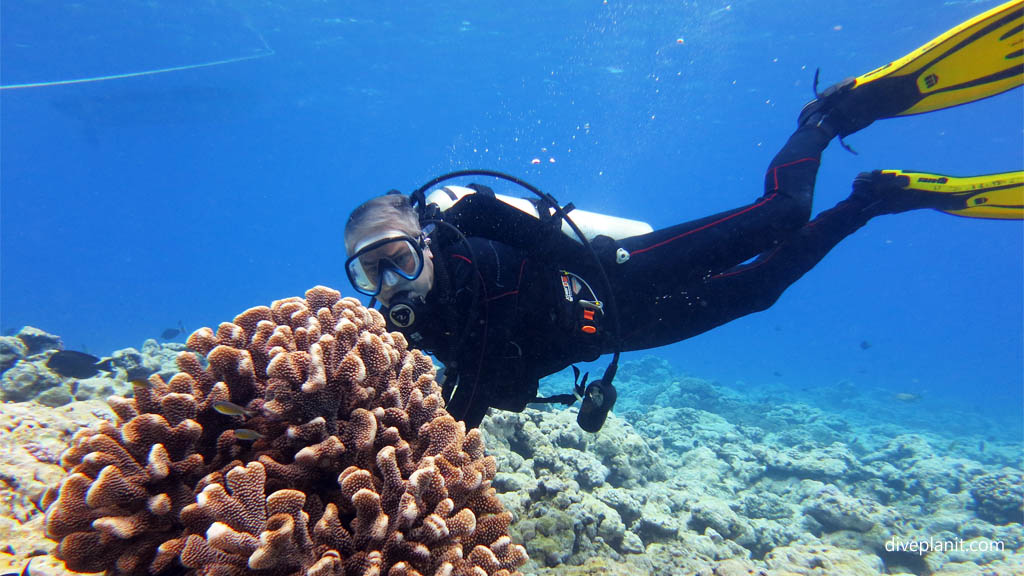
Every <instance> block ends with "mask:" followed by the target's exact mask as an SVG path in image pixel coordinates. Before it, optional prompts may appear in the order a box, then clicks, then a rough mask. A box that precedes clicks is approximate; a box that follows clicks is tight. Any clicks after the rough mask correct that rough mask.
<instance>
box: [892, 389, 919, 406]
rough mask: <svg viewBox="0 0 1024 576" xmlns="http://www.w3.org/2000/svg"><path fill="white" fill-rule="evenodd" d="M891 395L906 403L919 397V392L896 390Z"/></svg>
mask: <svg viewBox="0 0 1024 576" xmlns="http://www.w3.org/2000/svg"><path fill="white" fill-rule="evenodd" d="M892 397H893V398H895V399H897V400H899V401H900V402H907V403H908V404H909V403H911V402H917V401H919V400H920V399H921V395H920V394H913V393H911V392H897V393H895V394H893V395H892Z"/></svg>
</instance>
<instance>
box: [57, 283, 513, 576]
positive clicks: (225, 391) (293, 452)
mask: <svg viewBox="0 0 1024 576" xmlns="http://www.w3.org/2000/svg"><path fill="white" fill-rule="evenodd" d="M188 345H189V348H191V349H192V350H195V351H197V352H199V354H201V355H202V357H200V355H199V354H194V353H191V352H189V353H183V354H181V355H180V356H179V358H178V366H179V369H180V370H181V372H180V373H178V374H177V375H175V376H174V377H173V378H171V379H170V381H168V382H164V381H163V380H162V379H161V378H160V377H159V376H153V377H152V378H151V379H150V381H149V382H148V383H146V384H144V383H137V384H136V387H135V397H134V398H131V399H129V398H117V397H115V398H111V400H110V405H111V407H112V408H113V410H114V412H115V413H116V414H117V415H118V417H119V423H118V425H117V426H115V425H113V424H110V423H106V422H104V423H101V424H99V425H97V426H96V427H94V428H92V429H89V430H85V431H82V432H80V433H79V434H77V435H76V436H75V438H74V440H73V442H72V445H71V447H70V448H69V449H68V450H67V451H66V452H65V454H64V455H63V457H62V465H63V466H64V467H65V468H66V469H67V470H68V476H67V477H66V478H65V479H64V481H63V482H62V483H61V484H60V486H59V487H58V488H56V489H51V491H50V493H48V495H47V497H46V498H45V499H44V504H46V505H48V506H49V508H48V510H47V516H46V531H47V535H48V536H50V537H51V538H54V539H56V540H59V541H60V546H59V547H58V556H59V557H60V558H62V559H63V560H64V561H65V563H66V564H67V566H68V568H70V569H72V570H76V571H84V572H98V571H106V573H107V574H181V573H187V574H210V575H224V576H229V575H241V574H267V575H273V576H277V575H282V576H284V575H288V576H291V575H301V574H305V575H307V576H331V575H335V576H340V575H388V576H414V575H423V576H458V575H473V576H478V575H484V576H487V575H512V574H518V572H517V571H516V569H517V568H518V567H519V566H521V565H522V564H523V563H524V562H525V561H526V552H525V550H524V549H523V548H522V547H521V546H517V545H514V544H512V542H511V540H510V539H509V537H508V526H509V523H510V521H511V516H510V515H509V514H508V513H507V512H505V511H504V510H503V508H502V506H501V504H500V502H499V501H498V500H497V498H496V497H495V492H494V489H493V488H491V486H490V484H491V480H492V479H493V478H494V475H495V472H496V465H495V461H494V459H493V458H492V457H489V456H486V455H485V452H484V445H483V441H482V439H481V438H480V434H479V432H478V431H476V430H472V431H470V432H469V433H468V434H467V433H466V429H465V426H464V425H463V424H462V423H460V422H456V421H455V420H454V419H453V418H452V417H451V416H450V415H448V413H447V412H445V410H444V408H443V402H442V401H441V398H440V390H439V388H438V386H437V384H436V382H435V381H434V371H433V365H432V363H431V361H430V359H429V358H427V357H426V356H424V355H423V354H421V353H420V352H419V351H417V350H409V348H408V345H407V343H406V341H405V339H404V338H403V337H402V336H401V335H400V334H397V333H394V334H389V333H387V332H386V331H385V330H384V320H383V318H382V317H381V316H380V314H378V313H377V312H376V311H374V310H368V309H366V308H364V307H363V306H361V305H360V304H359V302H358V301H357V300H354V299H351V298H341V296H340V294H339V293H338V292H336V291H333V290H330V289H328V288H324V287H317V288H314V289H312V290H310V291H309V292H307V293H306V297H305V299H301V298H289V299H286V300H279V301H277V302H274V303H273V305H272V306H271V307H270V308H267V307H259V308H253V309H250V310H248V311H246V312H244V313H242V314H240V315H239V316H238V317H237V318H235V321H234V322H232V323H223V324H221V325H220V326H219V327H218V328H217V331H216V332H214V331H213V330H211V329H209V328H203V329H201V330H199V331H197V332H195V333H194V334H192V336H191V337H190V338H189V340H188ZM204 360H205V362H204ZM218 402H232V403H234V404H237V405H239V406H242V407H244V409H245V410H246V412H245V415H244V416H228V415H225V414H222V413H220V412H218V411H217V410H215V409H214V404H215V403H218ZM241 428H245V429H246V430H247V433H246V434H241V433H238V434H237V435H236V433H235V430H236V429H241ZM253 431H254V432H256V433H257V434H255V435H254V434H252V433H251V432H253ZM253 436H256V437H257V439H256V440H252V438H253ZM241 438H246V440H242V439H241Z"/></svg>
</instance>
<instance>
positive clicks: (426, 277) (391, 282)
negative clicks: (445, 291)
mask: <svg viewBox="0 0 1024 576" xmlns="http://www.w3.org/2000/svg"><path fill="white" fill-rule="evenodd" d="M433 286H434V261H433V254H432V253H431V252H430V247H429V246H428V247H426V248H424V249H423V271H422V272H420V275H419V276H417V277H416V279H414V280H407V279H405V278H402V277H401V276H399V275H397V274H394V273H393V272H388V271H386V272H385V273H384V277H383V278H382V284H381V288H380V294H378V295H377V300H380V302H381V303H382V304H384V305H385V306H390V305H391V298H392V297H393V296H394V295H395V294H398V293H400V292H410V293H412V295H413V296H415V297H420V298H426V297H427V294H428V293H429V292H430V289H431V288H433Z"/></svg>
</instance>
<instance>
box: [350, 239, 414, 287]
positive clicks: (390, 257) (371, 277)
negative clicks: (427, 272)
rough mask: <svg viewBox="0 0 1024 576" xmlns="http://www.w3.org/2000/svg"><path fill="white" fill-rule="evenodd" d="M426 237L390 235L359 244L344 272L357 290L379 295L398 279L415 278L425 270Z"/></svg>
mask: <svg viewBox="0 0 1024 576" xmlns="http://www.w3.org/2000/svg"><path fill="white" fill-rule="evenodd" d="M426 245H427V242H426V237H425V235H421V236H420V237H419V238H411V237H409V236H406V235H401V236H395V235H391V236H387V237H384V238H380V239H377V240H373V241H371V242H369V243H368V244H366V245H365V246H362V247H360V248H359V249H357V250H356V251H355V253H354V254H352V255H351V256H349V258H348V260H346V261H345V273H346V274H348V280H349V282H351V283H352V287H353V288H355V289H356V291H357V292H359V293H361V294H365V295H367V296H377V295H378V294H380V291H381V289H382V288H383V287H384V286H385V285H386V286H393V285H395V284H397V283H398V282H399V279H400V278H401V279H405V280H410V281H411V280H415V279H417V278H419V276H420V274H421V273H422V272H423V248H424V247H426Z"/></svg>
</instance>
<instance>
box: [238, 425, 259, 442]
mask: <svg viewBox="0 0 1024 576" xmlns="http://www.w3.org/2000/svg"><path fill="white" fill-rule="evenodd" d="M235 438H238V439H239V440H259V439H260V438H263V434H260V433H259V432H257V431H255V430H250V429H248V428H236V429H235Z"/></svg>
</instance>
